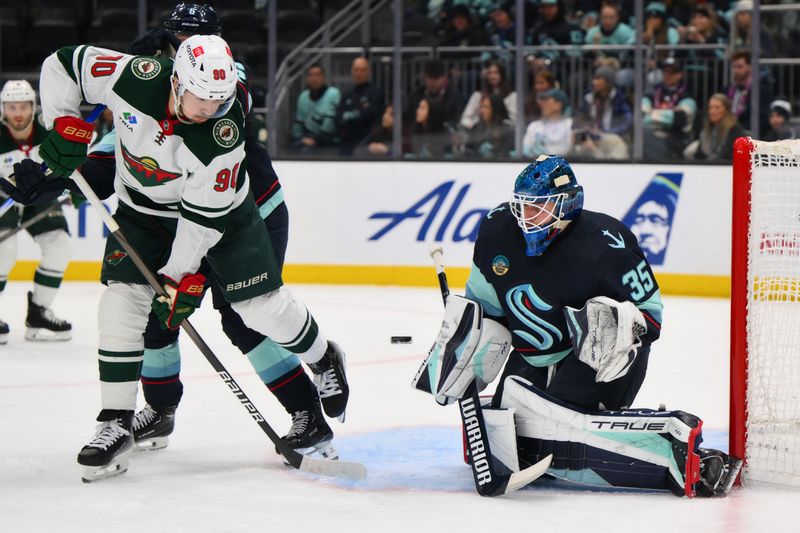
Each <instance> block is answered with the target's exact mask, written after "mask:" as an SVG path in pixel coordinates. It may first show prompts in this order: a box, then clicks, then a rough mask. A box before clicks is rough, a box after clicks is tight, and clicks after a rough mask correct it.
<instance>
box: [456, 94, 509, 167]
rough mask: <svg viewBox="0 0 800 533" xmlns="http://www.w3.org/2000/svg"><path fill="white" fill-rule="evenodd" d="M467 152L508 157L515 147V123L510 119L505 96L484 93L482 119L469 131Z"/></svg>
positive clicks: (479, 155) (481, 106) (487, 156)
mask: <svg viewBox="0 0 800 533" xmlns="http://www.w3.org/2000/svg"><path fill="white" fill-rule="evenodd" d="M467 138H468V141H467V154H468V155H471V156H477V157H482V158H485V159H487V158H502V157H508V155H509V152H511V150H513V149H514V123H513V122H511V121H510V120H509V116H508V111H507V110H506V106H505V103H504V102H503V97H502V96H501V95H500V94H497V93H494V94H484V95H483V96H482V97H481V100H480V120H479V121H478V123H477V124H475V125H474V126H473V127H472V128H470V129H469V130H468V131H467Z"/></svg>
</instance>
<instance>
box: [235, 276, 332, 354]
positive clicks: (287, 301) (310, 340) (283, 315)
mask: <svg viewBox="0 0 800 533" xmlns="http://www.w3.org/2000/svg"><path fill="white" fill-rule="evenodd" d="M231 307H232V308H233V310H234V311H236V312H237V313H238V314H239V316H240V317H242V321H243V322H244V323H245V324H246V325H247V327H249V328H250V329H254V330H256V331H258V332H259V333H262V334H263V335H266V336H267V337H269V338H270V339H272V340H273V341H275V342H276V343H277V344H278V345H280V346H281V347H283V348H286V349H287V350H289V351H290V352H292V353H294V354H296V355H297V356H298V357H300V359H302V360H303V362H305V363H309V364H310V363H316V362H317V361H319V360H320V359H322V356H323V355H324V354H325V350H326V349H327V348H328V340H327V339H326V338H325V336H324V335H323V334H322V333H320V332H319V328H318V326H317V323H316V321H315V320H314V317H313V316H311V313H310V312H309V311H308V309H306V306H304V305H303V304H302V303H300V302H299V301H298V300H297V299H295V297H294V295H293V294H292V292H291V291H290V290H289V289H287V288H286V287H280V288H278V289H275V290H274V291H271V292H268V293H267V294H262V295H260V296H256V297H254V298H250V299H249V300H244V301H242V302H233V303H232V304H231Z"/></svg>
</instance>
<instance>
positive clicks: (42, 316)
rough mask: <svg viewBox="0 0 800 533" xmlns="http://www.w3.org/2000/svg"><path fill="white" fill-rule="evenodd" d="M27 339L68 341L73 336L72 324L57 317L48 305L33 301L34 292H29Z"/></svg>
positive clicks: (26, 321) (26, 319) (26, 320)
mask: <svg viewBox="0 0 800 533" xmlns="http://www.w3.org/2000/svg"><path fill="white" fill-rule="evenodd" d="M25 326H26V327H27V328H28V329H26V330H25V340H27V341H68V340H70V339H71V338H72V324H70V323H69V322H67V321H66V320H63V319H61V318H58V317H56V316H55V315H54V314H53V311H51V310H50V309H48V308H47V307H43V306H41V305H36V304H35V303H33V293H32V292H28V315H27V317H26V318H25Z"/></svg>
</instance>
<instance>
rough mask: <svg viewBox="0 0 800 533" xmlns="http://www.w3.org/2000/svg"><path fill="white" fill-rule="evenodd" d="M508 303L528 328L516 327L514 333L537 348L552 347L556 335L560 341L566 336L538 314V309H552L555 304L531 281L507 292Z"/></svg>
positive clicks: (545, 348)
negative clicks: (542, 297) (537, 291)
mask: <svg viewBox="0 0 800 533" xmlns="http://www.w3.org/2000/svg"><path fill="white" fill-rule="evenodd" d="M506 303H507V304H508V307H509V309H511V311H512V312H513V313H514V316H516V317H517V319H519V321H520V322H522V323H523V324H524V325H525V327H526V328H527V330H522V329H515V330H514V334H515V335H517V336H518V337H520V338H521V339H523V340H524V341H525V342H527V343H528V344H530V345H531V346H533V347H534V348H536V349H537V350H547V349H550V348H552V346H553V344H554V342H553V341H554V336H555V337H556V340H558V341H561V340H562V339H563V338H564V335H563V334H562V333H561V330H559V329H558V328H557V327H556V326H554V325H553V324H551V323H550V322H548V321H547V320H545V319H543V318H541V317H540V316H538V315H537V314H536V310H537V309H538V310H539V311H550V310H551V309H552V308H553V306H552V305H550V304H548V303H547V302H545V301H544V300H542V299H541V298H540V297H539V295H538V294H536V291H534V290H533V285H531V284H530V283H526V284H524V285H517V286H516V287H512V288H511V289H510V290H509V291H508V292H507V293H506Z"/></svg>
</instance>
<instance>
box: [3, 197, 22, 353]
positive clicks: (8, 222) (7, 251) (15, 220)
mask: <svg viewBox="0 0 800 533" xmlns="http://www.w3.org/2000/svg"><path fill="white" fill-rule="evenodd" d="M17 224H19V210H18V209H17V208H15V207H12V208H11V209H9V210H8V211H6V213H5V214H4V215H3V216H2V217H0V235H2V232H5V231H9V230H12V229H14V228H16V227H17ZM16 262H17V237H16V235H15V236H13V237H10V238H8V239H6V240H4V241H3V242H0V295H2V294H3V292H4V291H5V288H6V283H7V282H8V274H9V273H10V272H11V269H12V268H14V263H16ZM8 333H9V327H8V324H6V323H5V322H3V320H0V344H6V343H7V342H8Z"/></svg>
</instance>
